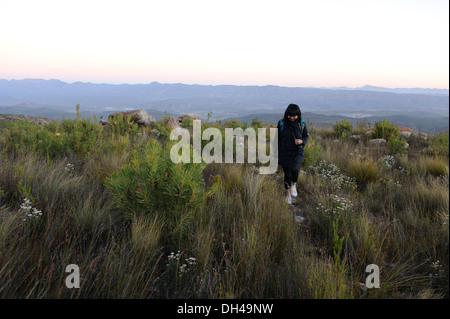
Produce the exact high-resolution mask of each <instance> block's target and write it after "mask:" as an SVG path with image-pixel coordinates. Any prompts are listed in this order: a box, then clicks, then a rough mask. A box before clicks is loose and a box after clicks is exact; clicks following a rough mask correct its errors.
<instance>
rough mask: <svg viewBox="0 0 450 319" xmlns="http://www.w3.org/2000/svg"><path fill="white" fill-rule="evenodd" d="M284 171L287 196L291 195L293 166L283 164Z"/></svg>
mask: <svg viewBox="0 0 450 319" xmlns="http://www.w3.org/2000/svg"><path fill="white" fill-rule="evenodd" d="M283 171H284V188H285V190H286V197H290V196H291V183H292V172H291V168H290V167H287V166H283Z"/></svg>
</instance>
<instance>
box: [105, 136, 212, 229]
mask: <svg viewBox="0 0 450 319" xmlns="http://www.w3.org/2000/svg"><path fill="white" fill-rule="evenodd" d="M202 169H203V165H202V164H195V163H187V164H184V163H182V162H181V163H178V164H175V163H173V162H172V161H171V159H170V145H166V147H164V148H163V147H162V146H161V145H160V144H159V143H158V142H156V141H155V140H150V141H149V142H148V143H146V144H144V145H143V146H142V148H141V149H139V150H135V151H133V153H132V157H131V160H130V161H129V163H128V164H126V165H124V166H123V167H122V169H121V170H120V171H119V172H118V173H114V174H113V175H112V176H110V177H109V178H107V179H106V186H107V187H108V189H109V190H110V191H111V192H112V193H113V196H114V202H115V203H116V205H117V206H118V207H120V208H121V209H123V211H124V213H125V214H126V215H127V216H128V217H132V216H133V215H136V214H137V215H139V214H144V215H149V216H153V217H154V216H159V217H160V218H162V219H163V220H164V221H165V225H166V228H168V230H169V231H170V232H171V233H172V234H173V235H175V234H181V233H183V232H184V230H185V229H186V227H187V225H188V224H189V221H190V219H191V218H192V216H193V214H194V212H195V211H196V210H197V209H199V208H200V207H201V206H202V205H203V204H204V203H205V201H206V199H207V198H208V197H209V196H211V194H212V193H213V192H214V189H215V188H214V187H212V188H210V189H209V190H205V189H204V183H203V179H202Z"/></svg>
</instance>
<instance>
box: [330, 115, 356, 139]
mask: <svg viewBox="0 0 450 319" xmlns="http://www.w3.org/2000/svg"><path fill="white" fill-rule="evenodd" d="M352 129H353V125H352V124H351V123H350V122H349V121H347V120H345V119H344V120H342V121H340V122H337V121H336V124H334V125H333V130H334V132H335V133H336V135H337V136H338V137H343V138H346V137H348V136H350V133H351V132H352Z"/></svg>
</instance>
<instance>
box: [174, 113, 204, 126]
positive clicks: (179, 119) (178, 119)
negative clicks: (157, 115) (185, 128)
mask: <svg viewBox="0 0 450 319" xmlns="http://www.w3.org/2000/svg"><path fill="white" fill-rule="evenodd" d="M185 118H190V119H192V120H198V118H197V116H195V115H194V114H191V113H190V114H184V115H180V116H178V117H173V116H171V117H169V119H168V120H167V125H168V126H170V127H172V128H176V127H179V126H180V124H181V122H183V120H184V119H185Z"/></svg>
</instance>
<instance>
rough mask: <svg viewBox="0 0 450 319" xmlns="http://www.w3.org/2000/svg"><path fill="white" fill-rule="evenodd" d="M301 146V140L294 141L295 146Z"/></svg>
mask: <svg viewBox="0 0 450 319" xmlns="http://www.w3.org/2000/svg"><path fill="white" fill-rule="evenodd" d="M301 144H303V140H301V139H299V138H296V139H295V145H301Z"/></svg>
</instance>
